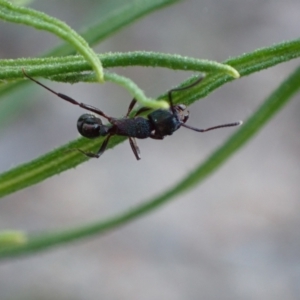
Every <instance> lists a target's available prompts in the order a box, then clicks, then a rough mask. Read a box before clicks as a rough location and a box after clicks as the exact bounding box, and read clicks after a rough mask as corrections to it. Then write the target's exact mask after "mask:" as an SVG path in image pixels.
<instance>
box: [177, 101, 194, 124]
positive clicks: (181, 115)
mask: <svg viewBox="0 0 300 300" xmlns="http://www.w3.org/2000/svg"><path fill="white" fill-rule="evenodd" d="M173 109H174V110H175V112H176V113H177V116H178V119H179V121H180V123H185V122H186V121H187V120H188V118H189V116H190V112H189V111H188V110H187V109H186V106H185V105H184V104H178V105H174V106H173Z"/></svg>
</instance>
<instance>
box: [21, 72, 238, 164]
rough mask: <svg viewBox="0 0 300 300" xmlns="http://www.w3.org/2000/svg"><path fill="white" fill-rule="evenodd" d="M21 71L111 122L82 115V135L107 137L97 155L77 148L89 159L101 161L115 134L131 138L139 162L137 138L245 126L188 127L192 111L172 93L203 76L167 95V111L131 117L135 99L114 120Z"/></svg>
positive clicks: (158, 110)
mask: <svg viewBox="0 0 300 300" xmlns="http://www.w3.org/2000/svg"><path fill="white" fill-rule="evenodd" d="M22 71H23V74H24V76H25V77H27V78H28V79H30V80H31V81H33V82H35V83H37V84H38V85H40V86H42V87H43V88H45V89H46V90H48V91H50V92H51V93H53V94H55V95H56V96H58V97H59V98H61V99H63V100H65V101H68V102H70V103H72V104H74V105H78V106H80V107H82V108H83V109H86V110H88V111H91V112H93V113H96V114H98V115H100V116H102V117H103V118H105V119H107V120H108V121H109V123H110V124H109V125H104V124H103V123H102V121H101V119H100V118H97V117H96V116H94V115H92V114H83V115H82V116H81V117H79V119H78V121H77V129H78V131H79V133H80V134H81V135H82V136H84V137H86V138H89V139H94V138H97V137H100V136H106V138H105V140H104V142H103V143H102V145H101V146H100V149H99V151H98V152H97V153H92V152H85V151H83V150H81V149H76V150H78V151H80V152H81V153H82V154H84V155H86V156H88V157H96V158H99V157H100V156H101V155H102V154H103V152H104V151H105V149H106V147H107V144H108V141H109V139H110V138H111V137H112V136H113V135H121V136H127V137H128V139H129V143H130V146H131V149H132V151H133V153H134V155H135V157H136V159H137V160H139V159H141V157H140V150H139V147H138V146H137V143H136V140H135V138H138V139H145V138H152V139H156V140H162V139H163V138H164V137H165V136H166V135H172V134H173V132H175V131H176V130H178V129H179V128H180V127H181V126H183V127H186V128H188V129H191V130H194V131H197V132H206V131H209V130H214V129H218V128H224V127H232V126H238V125H240V124H242V122H241V121H239V122H234V123H228V124H222V125H217V126H213V127H209V128H206V129H199V128H195V127H192V126H189V125H187V124H185V123H186V121H187V120H188V118H189V111H188V110H187V109H186V106H185V105H184V104H178V105H174V104H173V100H172V94H173V93H174V92H178V91H183V90H187V89H189V88H191V87H193V86H195V85H197V84H198V83H200V82H201V81H202V79H203V78H204V77H203V76H201V77H199V78H198V79H197V80H196V81H194V82H193V83H192V84H190V85H188V86H184V87H180V88H174V89H171V90H170V91H169V92H168V100H169V103H170V108H169V109H167V110H166V109H157V110H155V111H153V112H151V113H149V114H148V115H147V116H146V117H140V116H139V115H140V114H141V113H144V112H146V111H148V110H151V108H147V107H142V108H140V109H139V110H137V112H136V113H135V114H134V116H133V118H129V114H130V112H131V111H132V109H133V108H134V106H135V104H136V102H137V100H136V99H133V100H132V101H131V103H130V105H129V107H128V111H127V113H126V115H125V117H123V118H113V117H109V116H108V115H106V114H105V113H104V112H103V111H101V110H100V109H98V108H96V107H94V106H91V105H88V104H85V103H81V102H77V101H76V100H74V99H73V98H71V97H69V96H67V95H64V94H61V93H57V92H55V91H54V90H52V89H50V88H49V87H47V86H45V85H44V84H42V83H41V82H39V81H37V80H36V79H34V78H32V77H30V76H29V75H28V74H27V73H26V72H25V70H22Z"/></svg>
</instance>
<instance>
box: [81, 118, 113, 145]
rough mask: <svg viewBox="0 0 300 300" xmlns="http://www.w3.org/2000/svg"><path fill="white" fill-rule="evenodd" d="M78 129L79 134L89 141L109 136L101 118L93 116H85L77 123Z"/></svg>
mask: <svg viewBox="0 0 300 300" xmlns="http://www.w3.org/2000/svg"><path fill="white" fill-rule="evenodd" d="M77 129H78V131H79V133H80V134H81V135H82V136H84V137H86V138H89V139H93V138H97V137H99V136H106V135H107V134H108V128H107V126H105V125H103V123H102V121H101V119H100V118H97V117H96V116H94V115H92V114H83V115H81V116H80V117H79V119H78V121H77Z"/></svg>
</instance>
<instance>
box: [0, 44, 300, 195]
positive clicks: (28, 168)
mask: <svg viewBox="0 0 300 300" xmlns="http://www.w3.org/2000/svg"><path fill="white" fill-rule="evenodd" d="M297 45H298V48H297V47H296V46H297ZM299 55H300V47H299V40H297V41H291V42H286V43H282V44H279V45H275V46H272V47H269V48H264V49H260V50H257V51H255V52H254V53H252V54H251V53H250V54H246V55H242V56H239V57H237V58H235V59H231V60H230V61H229V62H230V64H231V65H234V66H235V68H236V69H238V71H239V72H240V73H241V74H242V75H243V76H244V75H249V74H250V73H251V72H256V71H260V70H263V69H264V68H266V67H267V66H271V65H274V64H278V63H281V62H284V61H286V60H288V59H292V58H296V57H299ZM104 61H105V60H104ZM192 80H193V79H192ZM229 80H231V77H230V76H227V75H223V74H214V75H208V76H207V77H206V78H205V79H204V80H203V81H202V83H201V84H200V85H198V86H195V87H194V88H191V89H189V90H187V91H182V92H180V93H176V95H174V103H184V104H188V105H189V104H191V103H193V102H194V101H196V100H197V99H199V98H201V97H204V96H206V95H207V94H208V93H210V92H212V91H213V90H214V89H216V88H217V87H219V86H220V85H222V84H224V83H226V82H227V81H229ZM164 97H165V96H162V97H159V98H164ZM243 127H244V126H243ZM124 140H125V139H124V138H120V137H113V138H111V139H110V143H109V145H108V149H110V148H111V147H113V146H115V145H117V144H118V143H120V142H121V141H124ZM102 141H103V138H99V139H96V140H87V139H84V138H79V139H77V140H75V141H72V142H70V143H68V144H67V145H64V146H62V147H60V148H57V149H56V150H54V151H52V152H49V153H48V154H46V155H43V156H41V157H40V158H37V159H35V160H33V161H31V162H29V163H25V164H23V165H20V166H17V167H16V168H13V169H11V170H9V171H7V172H5V173H2V174H1V175H0V197H3V196H5V195H8V194H10V193H12V192H15V191H17V190H20V189H23V188H25V187H28V186H30V185H33V184H36V183H38V182H40V181H42V180H45V179H46V178H48V177H51V176H53V175H55V174H58V173H60V172H63V171H65V170H68V169H70V168H74V167H75V166H77V165H79V164H80V163H82V162H84V161H86V160H87V158H86V157H85V156H83V155H81V154H80V153H77V152H66V150H67V149H70V148H71V149H72V148H79V149H83V150H85V151H88V152H91V151H92V152H93V151H95V150H98V148H99V145H100V144H101V143H102Z"/></svg>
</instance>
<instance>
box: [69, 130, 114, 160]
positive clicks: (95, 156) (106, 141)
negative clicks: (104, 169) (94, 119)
mask: <svg viewBox="0 0 300 300" xmlns="http://www.w3.org/2000/svg"><path fill="white" fill-rule="evenodd" d="M110 137H111V134H110V135H108V136H107V137H106V139H105V140H104V142H103V143H102V145H101V147H100V149H99V151H98V152H97V153H93V152H85V151H83V150H81V149H78V148H75V149H68V150H67V152H69V151H75V150H76V151H79V152H80V153H82V154H83V155H85V156H87V157H90V158H93V157H94V158H99V157H100V156H101V155H102V154H103V152H104V151H105V150H106V147H107V144H108V141H109V139H110Z"/></svg>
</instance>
